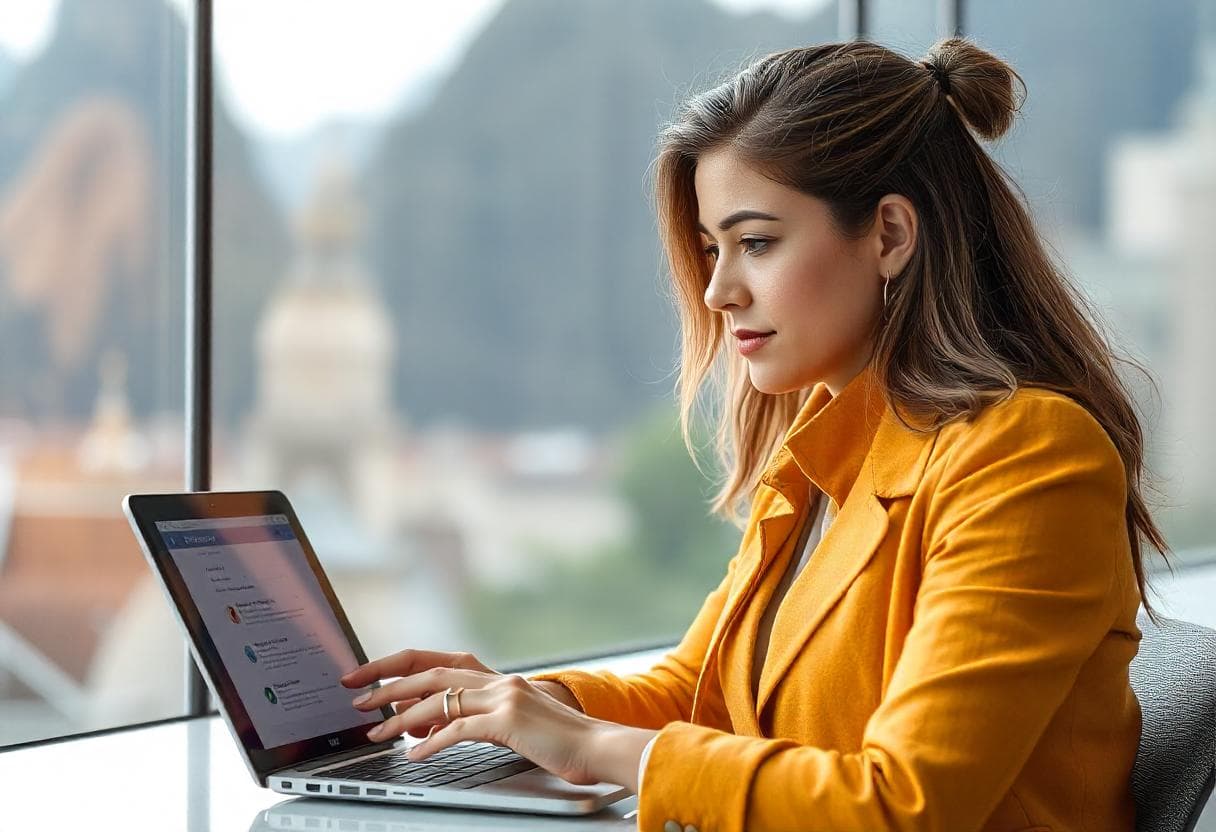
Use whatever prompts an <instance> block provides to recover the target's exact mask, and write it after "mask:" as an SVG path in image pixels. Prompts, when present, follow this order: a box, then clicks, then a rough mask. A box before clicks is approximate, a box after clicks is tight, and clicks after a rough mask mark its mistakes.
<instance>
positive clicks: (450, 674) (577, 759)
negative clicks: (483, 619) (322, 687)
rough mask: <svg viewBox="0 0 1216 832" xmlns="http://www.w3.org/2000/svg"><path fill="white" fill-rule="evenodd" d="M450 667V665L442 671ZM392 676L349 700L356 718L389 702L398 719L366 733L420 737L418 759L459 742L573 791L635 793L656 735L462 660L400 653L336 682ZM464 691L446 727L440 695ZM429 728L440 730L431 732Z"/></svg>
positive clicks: (359, 683)
mask: <svg viewBox="0 0 1216 832" xmlns="http://www.w3.org/2000/svg"><path fill="white" fill-rule="evenodd" d="M443 661H450V662H451V663H452V664H453V665H456V666H451V667H448V666H441V665H440V664H439V663H440V662H443ZM391 676H401V677H402V678H400V679H397V680H396V681H393V682H390V683H388V684H386V685H384V686H383V687H380V688H377V689H375V690H372V691H370V692H368V693H367V694H365V695H364V696H362V697H359V698H358V699H356V700H355V703H354V704H355V707H356V708H358V709H359V710H362V711H371V710H376V709H378V708H380V707H382V706H383V705H387V704H389V703H395V706H394V707H395V710H396V711H397V715H396V716H394V717H391V718H389V719H387V720H385V721H384V722H382V723H380V724H379V725H377V726H375V727H374V728H372V730H371V731H369V732H368V736H369V737H370V738H371V739H373V740H376V741H378V742H383V741H385V740H389V739H392V738H393V737H397V736H400V735H401V734H403V733H409V734H410V735H412V736H416V737H418V736H426V737H427V739H425V740H424V741H423V742H421V743H418V744H417V745H416V746H414V747H413V748H411V749H410V751H409V752H408V756H409V758H410V759H412V760H423V759H426V758H427V757H429V756H430V755H431V754H434V753H435V752H437V751H441V750H443V749H444V748H447V747H449V746H451V745H455V744H456V743H458V742H463V741H465V740H479V741H486V742H492V743H495V744H497V745H502V746H506V747H508V748H511V749H513V750H514V751H516V752H518V753H519V754H521V755H523V756H524V757H527V758H528V759H529V760H531V761H532V762H534V763H536V764H537V765H538V766H540V767H541V768H544V769H546V770H547V771H550V772H552V773H553V774H556V775H557V776H558V777H561V778H563V779H564V780H567V781H568V782H570V783H574V784H576V785H589V784H592V783H599V782H601V781H607V782H613V783H618V784H621V785H624V786H626V787H629V788H632V789H633V790H634V791H637V767H638V761H639V760H640V758H641V753H642V749H643V748H644V747H645V745H646V742H647V741H648V740H649V739H650V737H651V736H653V735H654V733H655V732H654V731H645V730H642V729H638V728H628V727H626V726H622V725H617V724H615V723H611V722H605V721H603V720H599V719H594V718H592V717H589V716H587V715H586V714H584V713H582V712H581V711H579V710H576V709H574V708H571V707H568V706H567V705H564V704H562V703H561V702H559V701H558V700H557V699H555V698H554V697H553V696H551V695H549V694H548V693H545V692H544V691H542V690H541V689H540V688H539V687H537V686H536V685H533V684H531V683H530V682H528V681H527V680H526V679H524V678H523V677H522V676H504V675H502V674H501V673H497V672H495V671H493V670H490V669H489V668H488V667H486V666H485V665H484V664H482V663H481V662H479V661H478V660H477V659H475V658H473V657H472V656H470V655H468V654H466V653H433V652H429V651H422V650H405V651H403V652H401V653H397V654H395V655H393V656H389V657H387V658H384V659H379V660H377V661H374V662H370V663H368V664H366V665H364V666H362V667H360V668H358V669H357V670H354V671H352V672H351V673H349V674H347V675H346V676H343V677H342V684H343V685H345V686H347V687H352V688H358V687H365V686H366V685H369V684H371V683H372V682H374V681H377V680H379V679H383V678H386V677H391ZM448 688H464V691H463V692H461V694H460V716H459V717H457V716H456V715H455V708H456V704H455V701H454V697H453V698H452V699H451V701H450V708H451V709H452V714H451V715H452V721H451V722H450V723H449V722H447V721H446V720H445V719H444V716H443V693H444V691H445V690H447V689H448ZM432 727H435V728H437V729H438V730H435V731H433V732H432V731H431V730H430V729H431V728H432Z"/></svg>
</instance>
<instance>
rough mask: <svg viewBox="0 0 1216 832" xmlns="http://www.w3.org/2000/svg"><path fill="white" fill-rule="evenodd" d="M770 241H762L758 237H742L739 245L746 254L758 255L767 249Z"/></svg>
mask: <svg viewBox="0 0 1216 832" xmlns="http://www.w3.org/2000/svg"><path fill="white" fill-rule="evenodd" d="M770 242H772V241H771V240H763V239H760V238H758V237H744V238H743V239H742V240H740V241H739V245H741V246H743V250H744V251H746V252H747V253H748V254H760V253H762V252H763V251H764V250H765V249H767V248H768V244H769V243H770Z"/></svg>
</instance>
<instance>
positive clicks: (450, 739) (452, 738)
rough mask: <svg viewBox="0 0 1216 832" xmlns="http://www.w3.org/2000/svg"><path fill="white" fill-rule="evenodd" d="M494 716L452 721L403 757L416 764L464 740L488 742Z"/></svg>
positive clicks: (482, 715) (474, 716)
mask: <svg viewBox="0 0 1216 832" xmlns="http://www.w3.org/2000/svg"><path fill="white" fill-rule="evenodd" d="M494 720H495V715H494V714H474V715H473V716H462V717H460V718H459V719H454V720H452V721H451V722H449V723H448V724H447V725H444V726H443V727H441V728H440V729H439V730H438V731H436V732H435V733H434V734H433V735H431V736H429V737H427V738H426V739H425V740H423V741H422V742H420V743H418V744H417V745H415V746H414V747H413V748H411V749H410V750H409V751H407V752H405V756H406V757H408V758H409V759H411V760H413V761H415V762H417V761H419V760H425V759H426V758H427V757H429V756H431V755H432V754H438V753H439V752H440V751H442V750H443V749H445V748H447V747H448V746H452V745H455V744H456V743H458V742H464V741H465V740H488V739H490V738H491V737H492V736H494V734H493V725H494Z"/></svg>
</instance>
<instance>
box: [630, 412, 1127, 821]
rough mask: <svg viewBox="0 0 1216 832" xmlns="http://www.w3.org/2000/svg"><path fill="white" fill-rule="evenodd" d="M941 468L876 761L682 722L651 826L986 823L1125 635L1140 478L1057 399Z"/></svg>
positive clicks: (657, 778) (992, 420) (959, 451)
mask: <svg viewBox="0 0 1216 832" xmlns="http://www.w3.org/2000/svg"><path fill="white" fill-rule="evenodd" d="M934 467H935V468H938V470H939V471H940V476H939V479H938V480H937V487H936V490H935V492H934V495H933V497H932V498H931V499H930V503H929V507H928V509H927V515H926V528H925V538H924V539H925V543H924V546H925V548H924V551H923V553H922V563H923V574H922V582H921V585H920V588H919V590H918V595H917V599H916V605H915V611H914V623H913V624H912V625H911V628H910V630H909V632H908V635H907V639H906V641H905V643H904V646H903V650H902V653H901V655H900V658H899V660H898V662H897V664H896V667H895V669H894V671H893V674H892V678H891V679H890V682H889V685H888V687H887V690H886V691H885V692H884V696H883V699H882V701H881V702H880V704H879V706H878V708H877V709H876V710H875V711H874V713H873V714H872V715H871V718H870V719H869V721H868V722H867V724H866V728H865V731H864V735H863V738H862V743H861V747H860V749H859V750H858V751H856V752H852V753H840V752H838V751H834V750H827V749H821V748H815V747H810V746H804V745H800V744H798V743H796V742H794V741H792V740H789V739H765V738H755V737H738V736H732V735H730V734H727V733H724V732H721V731H715V730H713V729H710V728H707V727H705V726H695V725H689V724H686V723H674V724H672V725H669V726H667V727H666V728H664V729H663V730H661V731H660V732H659V733H658V735H657V736H656V739H655V744H654V746H653V748H652V751H651V755H650V758H649V761H648V763H647V767H646V772H645V783H644V785H643V787H642V788H641V789H640V795H641V796H640V806H639V828H640V829H642V830H662V829H663V828H664V825H665V824H666V823H667V822H668V821H670V820H675V821H676V822H677V823H679V824H681V825H685V824H691V825H693V826H695V827H696V828H699V829H702V830H709V829H715V830H731V831H732V832H733V831H734V830H745V829H746V830H748V832H765V830H781V829H784V830H788V829H802V828H808V822H809V823H810V826H811V827H813V828H816V829H831V830H834V832H879V831H880V830H903V831H904V832H911V830H917V832H931V831H932V832H937V831H938V830H940V832H958V830H967V829H978V828H980V827H981V826H982V825H983V823H984V822H985V820H986V819H987V818H988V816H989V815H990V814H991V813H992V811H993V810H994V809H995V808H996V806H997V803H998V802H999V801H1000V799H1001V798H1002V797H1003V796H1004V795H1005V794H1006V793H1007V792H1008V790H1009V788H1010V787H1011V785H1012V784H1013V782H1014V779H1015V778H1016V776H1017V775H1018V773H1019V771H1020V770H1021V769H1022V768H1023V766H1024V765H1025V763H1026V761H1027V759H1028V758H1029V756H1030V754H1031V752H1032V750H1033V748H1034V747H1035V745H1036V744H1037V743H1038V741H1039V738H1040V737H1041V736H1042V734H1043V732H1044V730H1045V729H1046V726H1047V725H1048V723H1049V721H1050V720H1051V719H1052V716H1053V714H1055V712H1056V711H1057V710H1058V709H1059V707H1060V706H1061V704H1062V703H1063V701H1064V699H1065V697H1066V696H1067V695H1068V693H1069V690H1070V689H1071V688H1072V686H1073V684H1074V682H1075V680H1076V678H1077V676H1078V674H1079V672H1080V668H1081V666H1082V664H1083V663H1084V662H1085V661H1086V659H1087V658H1088V657H1089V656H1090V655H1091V654H1092V653H1093V652H1094V650H1095V649H1096V648H1097V646H1098V644H1099V642H1100V641H1101V640H1102V639H1103V637H1104V636H1105V635H1106V634H1107V632H1108V631H1109V630H1110V629H1111V627H1112V626H1113V625H1114V622H1115V617H1116V614H1117V608H1118V606H1119V602H1118V601H1117V600H1116V596H1115V593H1114V592H1113V591H1112V590H1113V580H1114V576H1115V575H1116V574H1117V571H1118V569H1117V566H1118V561H1119V559H1125V558H1127V557H1129V555H1128V551H1129V543H1128V538H1127V527H1126V525H1125V522H1126V521H1125V516H1124V506H1125V500H1126V485H1125V482H1124V468H1123V464H1122V461H1121V459H1120V457H1119V456H1118V454H1117V452H1116V450H1115V447H1114V445H1113V444H1112V443H1111V442H1110V440H1109V438H1108V437H1107V435H1106V434H1105V432H1104V431H1103V430H1102V428H1101V426H1100V425H1098V423H1097V422H1096V421H1095V420H1093V419H1092V417H1091V416H1090V415H1089V414H1088V413H1087V412H1086V411H1085V410H1084V409H1083V408H1081V407H1080V406H1079V405H1077V404H1076V403H1074V402H1072V401H1071V400H1069V399H1066V398H1064V397H1046V396H1044V397H1035V398H1027V399H1024V400H1022V401H1021V402H1017V401H1015V400H1009V401H1008V402H1005V403H1001V404H999V405H993V406H991V407H990V408H989V409H988V410H987V411H985V412H984V413H981V414H980V416H978V417H977V418H976V420H975V422H973V423H972V425H971V426H970V429H968V430H965V431H964V432H963V433H962V434H960V435H959V437H958V438H957V440H956V442H955V444H953V445H952V446H951V447H950V449H949V450H947V451H946V454H945V455H944V457H943V460H942V462H941V463H940V467H939V466H937V465H935V466H934ZM931 471H932V469H931ZM928 476H930V474H927V477H928Z"/></svg>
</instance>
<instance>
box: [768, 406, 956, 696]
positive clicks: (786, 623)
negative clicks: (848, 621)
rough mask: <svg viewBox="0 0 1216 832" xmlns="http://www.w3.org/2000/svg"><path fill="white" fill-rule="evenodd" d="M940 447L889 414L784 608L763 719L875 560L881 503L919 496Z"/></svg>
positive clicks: (930, 435)
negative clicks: (796, 661)
mask: <svg viewBox="0 0 1216 832" xmlns="http://www.w3.org/2000/svg"><path fill="white" fill-rule="evenodd" d="M936 442H937V432H936V431H933V432H918V431H912V430H909V429H908V428H906V427H904V426H903V425H902V424H901V423H900V422H899V421H898V419H897V418H896V417H895V416H894V414H892V413H891V412H889V411H888V412H887V413H885V414H884V415H883V418H882V419H881V422H880V423H879V426H878V428H877V430H876V431H875V433H874V437H873V443H872V444H871V446H870V449H869V453H868V454H867V455H866V457H865V460H864V461H863V463H862V464H861V466H860V468H859V469H858V470H857V476H856V479H855V480H854V482H853V485H852V487H851V489H850V490H849V493H848V496H847V497H846V498H845V500H844V503H843V504H841V506H840V510H839V512H838V513H837V515H836V519H835V520H833V521H832V524H831V525H830V526H828V529H827V531H826V532H825V533H824V535H823V538H822V539H821V540H820V541H819V544H818V546H817V547H816V548H815V550H814V551H813V552H812V553H811V556H810V559H809V560H808V561H807V563H806V566H805V567H803V570H802V572H801V573H800V574H799V575H798V576H797V577H796V578H795V580H794V582H793V583H792V584H791V585H790V588H789V591H788V592H787V593H786V595H785V598H784V599H783V600H782V602H781V605H780V606H779V607H778V610H777V615H776V617H775V618H774V620H773V631H772V635H771V636H770V650H769V653H768V655H767V656H766V657H765V662H764V668H763V670H762V671H761V674H760V685H759V689H758V701H757V703H756V714H757V718H758V716H759V714H762V713H763V712H764V708H765V706H766V705H767V704H768V701H769V698H770V697H771V696H772V694H773V690H774V689H775V688H776V687H777V684H778V682H780V680H781V679H782V677H784V676H785V674H786V673H787V672H788V671H789V668H790V665H792V664H793V662H794V659H796V658H797V656H798V654H799V653H800V652H801V651H802V650H803V648H804V646H805V645H806V643H807V641H809V640H810V638H811V637H812V636H813V635H814V634H815V631H816V630H818V629H819V627H820V625H822V623H823V620H824V618H826V617H827V615H828V613H829V612H830V611H831V609H832V607H834V606H835V605H836V603H837V602H838V601H839V600H840V599H841V597H842V596H843V595H844V594H845V592H846V591H847V590H848V588H849V586H850V585H852V583H853V581H855V580H856V579H857V576H858V575H860V574H861V572H862V570H864V569H865V568H866V566H867V565H868V564H869V563H870V561H871V560H873V559H874V555H875V553H876V552H877V551H878V548H879V546H880V545H881V543H882V541H883V539H884V538H885V537H886V535H887V531H888V526H889V519H888V515H887V509H886V507H885V506H884V505H883V503H882V501H881V500H880V499H879V498H888V499H893V498H897V497H906V496H908V495H910V494H912V493H914V492H915V491H916V488H917V486H918V485H919V484H920V481H921V478H922V477H923V475H924V471H925V467H926V465H928V461H929V457H930V456H931V455H932V452H933V446H934V445H935V444H936Z"/></svg>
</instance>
